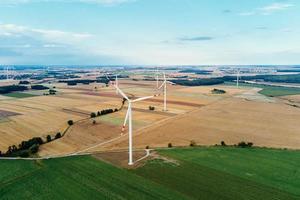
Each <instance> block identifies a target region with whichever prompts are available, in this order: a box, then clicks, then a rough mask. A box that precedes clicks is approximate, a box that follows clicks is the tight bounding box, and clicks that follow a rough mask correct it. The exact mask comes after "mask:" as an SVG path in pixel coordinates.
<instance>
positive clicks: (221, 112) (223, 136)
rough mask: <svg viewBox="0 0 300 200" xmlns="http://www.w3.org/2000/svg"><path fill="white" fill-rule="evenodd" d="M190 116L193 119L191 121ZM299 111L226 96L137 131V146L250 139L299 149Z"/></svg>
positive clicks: (119, 143) (279, 104)
mask: <svg viewBox="0 0 300 200" xmlns="http://www.w3.org/2000/svg"><path fill="white" fill-rule="evenodd" d="M191 119H193V120H191ZM299 119H300V110H299V109H298V108H295V107H293V106H290V105H286V104H285V103H282V102H275V103H269V102H260V101H250V100H246V99H243V98H226V99H222V100H219V101H216V102H214V103H211V104H208V105H205V106H203V107H201V108H199V109H196V110H193V111H191V112H188V113H185V114H183V115H178V116H175V117H173V118H171V120H167V121H165V122H164V123H157V124H155V125H154V126H151V127H149V128H147V129H144V130H141V131H140V132H137V133H136V134H135V136H134V145H135V147H136V148H145V147H146V146H150V147H166V146H167V144H168V143H169V142H171V143H172V144H173V145H175V146H186V145H189V144H190V141H191V140H194V141H195V142H196V143H198V144H201V145H214V144H220V142H221V141H225V142H226V143H228V144H237V143H238V142H241V141H248V142H253V143H254V144H255V145H257V146H267V147H278V148H292V149H299V147H300V137H299V133H298V130H299V125H298V122H299ZM126 146H127V141H126V139H125V138H124V140H123V141H122V140H119V141H116V142H113V143H111V144H107V145H106V147H105V148H107V149H117V148H121V149H122V148H125V147H126Z"/></svg>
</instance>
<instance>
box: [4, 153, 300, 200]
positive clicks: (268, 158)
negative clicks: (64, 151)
mask: <svg viewBox="0 0 300 200" xmlns="http://www.w3.org/2000/svg"><path fill="white" fill-rule="evenodd" d="M159 153H160V154H161V155H163V156H165V157H168V158H172V159H174V160H176V162H175V163H172V162H166V161H162V160H161V159H156V160H150V161H148V162H147V163H146V165H144V166H142V167H140V168H138V169H131V170H126V169H121V168H119V167H115V166H112V165H110V164H107V163H104V162H102V161H99V160H97V159H95V158H93V157H91V156H81V157H69V158H59V159H50V160H43V161H21V160H19V161H12V160H11V161H9V160H0V199H130V200H131V199H205V200H206V199H255V200H256V199H264V200H265V199H284V200H286V199H300V172H299V163H300V151H288V150H272V149H262V148H261V149H259V148H251V149H242V148H231V147H227V148H222V147H211V148H200V147H199V148H198V147H196V148H179V149H175V148H174V149H170V150H168V149H166V150H159Z"/></svg>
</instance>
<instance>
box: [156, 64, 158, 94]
mask: <svg viewBox="0 0 300 200" xmlns="http://www.w3.org/2000/svg"><path fill="white" fill-rule="evenodd" d="M156 89H158V67H156Z"/></svg>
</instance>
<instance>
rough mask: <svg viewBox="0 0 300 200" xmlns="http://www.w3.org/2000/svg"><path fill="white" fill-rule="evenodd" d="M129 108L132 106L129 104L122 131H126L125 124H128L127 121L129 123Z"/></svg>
mask: <svg viewBox="0 0 300 200" xmlns="http://www.w3.org/2000/svg"><path fill="white" fill-rule="evenodd" d="M129 109H130V107H129V106H128V109H127V112H126V116H125V119H124V123H123V126H122V133H123V132H124V131H125V126H126V123H127V120H128V115H129Z"/></svg>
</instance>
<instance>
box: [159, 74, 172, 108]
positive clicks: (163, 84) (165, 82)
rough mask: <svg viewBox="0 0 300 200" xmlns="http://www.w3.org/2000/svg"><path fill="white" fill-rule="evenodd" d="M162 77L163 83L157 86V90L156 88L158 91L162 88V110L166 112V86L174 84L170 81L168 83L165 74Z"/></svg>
mask: <svg viewBox="0 0 300 200" xmlns="http://www.w3.org/2000/svg"><path fill="white" fill-rule="evenodd" d="M163 77H164V81H163V83H162V84H161V85H160V86H159V88H157V90H160V89H161V88H162V87H163V88H164V90H163V92H164V109H163V111H167V84H168V83H170V84H172V85H173V84H174V83H172V82H171V81H168V80H167V78H166V74H165V73H163Z"/></svg>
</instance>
